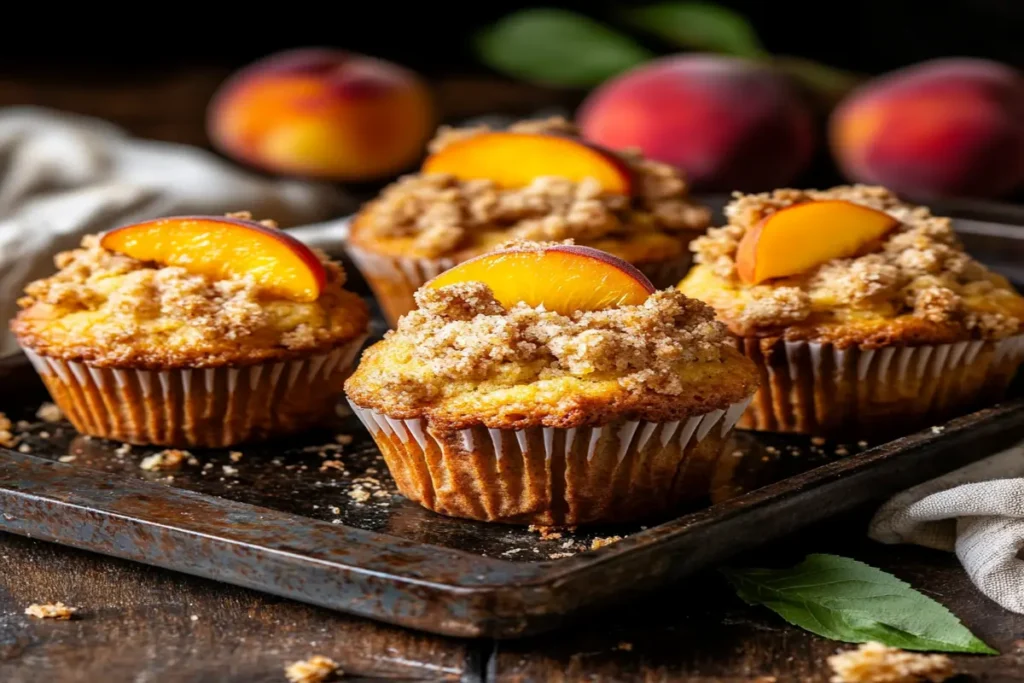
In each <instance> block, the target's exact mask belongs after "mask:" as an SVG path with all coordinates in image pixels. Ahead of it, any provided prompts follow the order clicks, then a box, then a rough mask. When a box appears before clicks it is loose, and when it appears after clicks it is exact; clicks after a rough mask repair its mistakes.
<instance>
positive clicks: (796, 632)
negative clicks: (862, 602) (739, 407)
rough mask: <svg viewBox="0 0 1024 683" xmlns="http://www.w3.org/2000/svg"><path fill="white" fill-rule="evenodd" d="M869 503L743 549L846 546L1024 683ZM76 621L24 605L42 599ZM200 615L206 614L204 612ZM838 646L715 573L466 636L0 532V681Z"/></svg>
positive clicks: (713, 672) (568, 668) (661, 661)
mask: <svg viewBox="0 0 1024 683" xmlns="http://www.w3.org/2000/svg"><path fill="white" fill-rule="evenodd" d="M866 521H867V518H866V515H865V514H864V513H863V512H858V513H857V514H854V515H851V516H849V517H848V518H845V519H842V520H833V521H831V522H828V523H825V524H821V525H818V526H817V527H815V528H813V529H811V530H809V531H808V532H806V533H803V534H800V535H799V536H796V537H793V538H790V539H787V540H786V541H785V542H783V543H780V544H777V545H775V546H772V547H771V548H768V549H765V550H762V551H759V552H755V553H751V554H750V555H748V556H746V557H743V558H739V559H737V564H738V565H739V564H743V565H768V564H772V565H782V564H788V563H792V562H796V561H798V560H799V559H800V558H802V557H803V556H804V555H805V554H806V553H809V552H836V553H841V554H843V555H847V556H850V557H855V558H857V559H860V560H863V561H866V562H869V563H871V564H874V565H876V566H878V567H881V568H883V569H886V570H888V571H891V572H892V573H894V574H896V575H897V576H899V577H900V578H902V579H905V580H907V581H909V582H910V583H911V584H912V585H914V586H915V587H917V588H918V589H919V590H921V591H923V592H924V593H926V594H928V595H930V596H932V597H933V598H935V599H936V600H939V601H940V602H942V603H943V604H945V605H947V606H948V607H949V608H950V609H952V610H953V612H954V613H956V614H957V615H958V616H960V617H961V618H962V619H963V620H964V622H965V623H966V624H967V625H968V626H969V627H970V628H971V629H972V630H974V631H975V633H977V634H978V635H979V636H980V637H982V638H983V639H985V640H986V641H987V642H989V643H990V644H992V645H993V646H995V647H996V648H998V649H999V650H1000V652H1002V654H1001V655H999V656H995V657H980V656H960V657H956V658H955V659H956V660H957V663H958V665H959V667H960V668H961V670H962V671H964V672H966V673H969V674H972V675H973V677H974V679H975V680H981V681H1021V680H1024V617H1022V616H1017V615H1013V614H1010V613H1007V612H1005V611H1004V610H1002V609H1000V608H999V607H998V606H996V605H995V604H993V603H991V602H990V601H988V600H987V599H986V598H984V597H983V596H981V595H980V594H979V593H978V592H977V591H976V590H975V589H974V588H973V587H972V586H971V584H970V582H969V581H968V580H967V578H966V576H965V574H964V572H963V571H962V569H961V568H960V567H959V565H958V563H957V561H956V559H955V558H954V557H953V556H952V555H949V554H945V553H939V552H935V551H930V550H924V549H920V548H913V547H889V546H882V545H879V544H876V543H872V542H870V541H868V540H866V539H865V537H864V526H865V524H866ZM47 600H60V601H63V602H65V603H66V604H69V605H73V606H76V607H79V608H80V610H81V612H80V618H77V619H75V620H73V621H69V622H63V621H41V620H37V619H32V618H30V617H27V616H24V615H23V614H22V612H23V610H24V608H25V607H27V606H28V605H30V604H32V603H33V602H38V601H47ZM193 615H194V616H195V617H198V618H197V619H194V620H193V618H192V617H193ZM839 647H844V646H842V645H841V644H838V643H834V642H830V641H827V640H824V639H822V638H818V637H816V636H812V635H810V634H808V633H805V632H803V631H801V630H800V629H797V628H794V627H791V626H789V625H787V624H786V623H784V622H783V621H782V620H781V619H779V618H778V617H776V616H775V615H774V614H772V613H771V612H769V611H767V610H765V609H762V608H754V607H749V606H746V605H744V604H743V603H742V602H741V601H740V600H738V599H737V598H736V597H735V596H734V595H733V594H732V592H731V590H730V589H729V588H728V586H727V585H726V584H725V583H724V582H723V581H722V579H721V578H720V577H719V576H718V575H717V574H716V573H714V572H711V573H706V574H703V575H699V576H695V577H692V578H690V579H688V580H686V581H684V582H682V583H680V584H678V585H676V586H674V587H672V588H670V589H667V590H664V591H661V592H659V593H658V594H657V595H654V596H651V597H649V598H644V599H642V600H640V601H637V602H636V603H635V604H633V605H630V606H628V607H626V608H620V609H617V610H614V611H606V612H601V613H598V614H594V615H592V616H590V617H588V618H587V619H585V620H584V621H582V622H580V623H578V624H576V625H573V626H570V627H568V628H566V629H563V630H561V631H557V632H554V633H551V634H547V635H544V636H541V637H537V638H534V639H528V640H517V641H501V642H497V643H495V642H489V641H460V640H454V639H448V638H442V637H438V636H430V635H423V634H418V633H414V632H411V631H407V630H403V629H398V628H393V627H388V626H383V625H378V624H375V623H373V622H369V621H366V620H362V619H358V618H355V617H348V616H344V615H341V614H336V613H332V612H329V611H326V610H322V609H318V608H314V607H309V606H306V605H302V604H299V603H294V602H290V601H288V600H283V599H280V598H275V597H272V596H267V595H263V594H260V593H256V592H253V591H248V590H244V589H240V588H233V587H230V586H226V585H222V584H217V583H214V582H211V581H206V580H202V579H196V578H192V577H188V576H184V575H180V574H175V573H171V572H167V571H163V570H159V569H154V568H151V567H146V566H143V565H138V564H133V563H130V562H124V561H119V560H112V559H109V558H106V557H102V556H99V555H93V554H90V553H86V552H81V551H76V550H71V549H67V548H63V547H60V546H55V545H51V544H48V543H43V542H40V541H34V540H29V539H24V538H20V537H16V536H10V535H4V534H0V681H4V682H5V683H30V682H35V681H48V682H49V683H82V682H92V681H97V682H100V683H120V682H122V681H124V682H126V683H127V682H129V681H160V683H178V682H181V683H186V682H188V683H193V682H194V683H234V682H238V683H243V682H253V683H261V682H263V681H267V682H270V681H283V680H284V677H283V670H284V666H285V665H286V664H287V663H288V662H291V661H294V660H297V659H303V658H306V657H309V656H311V655H313V654H324V655H326V656H329V657H331V658H333V659H335V660H336V661H337V662H338V663H339V664H341V665H342V667H343V668H344V669H345V670H346V671H348V672H350V674H352V675H354V676H355V677H356V678H359V677H368V676H374V677H384V678H388V679H400V680H423V679H425V680H463V681H507V682H512V681H633V680H644V681H664V682H666V683H668V682H673V683H675V682H680V683H682V682H686V683H705V682H710V681H723V682H732V681H737V682H738V681H754V680H757V679H758V678H760V677H769V676H774V677H776V678H777V680H778V681H780V682H781V681H813V682H821V683H824V682H825V681H827V680H828V677H829V676H828V669H827V666H826V664H825V658H826V657H827V656H828V655H829V654H831V653H832V652H834V651H835V650H836V649H837V648H839Z"/></svg>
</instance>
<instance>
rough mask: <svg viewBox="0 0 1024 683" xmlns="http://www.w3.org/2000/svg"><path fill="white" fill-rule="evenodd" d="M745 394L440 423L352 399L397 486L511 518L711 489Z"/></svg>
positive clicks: (493, 518) (644, 508)
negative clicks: (690, 405)
mask: <svg viewBox="0 0 1024 683" xmlns="http://www.w3.org/2000/svg"><path fill="white" fill-rule="evenodd" d="M748 402H749V399H747V400H746V401H742V402H739V403H735V404H733V405H732V406H730V407H729V408H728V409H726V410H715V411H712V412H710V413H706V414H703V415H697V416H695V417H691V418H689V419H686V420H681V421H676V422H665V423H655V422H643V421H636V420H622V421H619V422H615V423H612V424H608V425H603V426H598V427H579V428H572V429H558V428H553V427H528V428H526V429H520V430H513V429H489V428H487V427H483V426H476V427H471V428H468V429H458V430H455V429H452V430H445V429H435V428H431V427H429V426H428V424H427V421H426V420H424V419H405V420H400V419H395V418H391V417H388V416H386V415H383V414H381V413H379V412H377V411H374V410H370V409H366V408H360V407H359V406H357V405H356V404H354V403H352V401H351V400H350V401H349V404H350V405H351V406H352V409H353V410H354V411H355V413H356V415H357V416H358V417H359V419H360V420H361V421H362V422H363V424H364V425H365V426H366V428H367V429H368V430H369V432H370V434H371V435H372V436H373V438H374V440H375V441H376V442H377V446H378V447H379V448H380V450H381V452H382V453H383V454H384V459H385V461H386V462H387V465H388V469H389V470H390V472H391V476H392V477H394V479H395V483H396V484H397V485H398V490H399V491H401V492H402V494H403V495H404V496H406V497H407V498H410V499H412V500H414V501H416V502H418V503H420V504H421V505H423V506H424V507H426V508H429V509H430V510H433V511H435V512H439V513H441V514H444V515H450V516H453V517H465V518H469V519H477V520H482V521H488V522H507V523H513V524H544V525H575V524H587V523H592V522H625V521H629V520H633V519H640V518H644V517H649V516H652V515H658V514H662V513H666V512H669V511H671V510H672V509H673V508H675V507H676V506H678V505H679V504H680V503H683V502H686V501H687V500H694V499H698V498H701V497H702V496H706V495H707V493H708V486H709V482H710V479H711V477H712V475H713V472H714V465H715V462H716V461H717V460H718V458H720V457H721V456H722V453H723V444H724V440H723V437H724V435H725V434H726V433H727V432H728V431H729V430H730V429H732V427H733V425H735V423H736V420H737V419H739V416H740V414H741V413H742V412H743V410H744V409H745V408H746V406H747V403H748Z"/></svg>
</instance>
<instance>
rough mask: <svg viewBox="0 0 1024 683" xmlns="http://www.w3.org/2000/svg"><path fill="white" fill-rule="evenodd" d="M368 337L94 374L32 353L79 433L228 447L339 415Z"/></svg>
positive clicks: (95, 370) (78, 365) (143, 441)
mask: <svg viewBox="0 0 1024 683" xmlns="http://www.w3.org/2000/svg"><path fill="white" fill-rule="evenodd" d="M364 339H365V338H360V339H357V340H354V341H352V342H349V343H347V344H345V345H343V346H340V347H338V348H335V349H333V350H331V351H329V352H327V353H321V354H316V355H310V356H308V357H305V358H300V359H295V360H288V361H281V362H274V363H260V364H257V365H247V366H239V367H216V368H195V369H188V368H186V369H177V370H139V369H134V368H108V367H94V366H91V365H88V364H86V363H80V362H75V361H65V360H61V359H58V358H52V357H48V356H42V355H39V354H36V353H35V352H33V351H31V350H30V349H24V351H25V354H26V355H27V356H28V357H29V360H31V361H32V364H33V365H34V366H35V368H36V370H37V371H38V372H39V374H40V376H41V377H42V379H43V381H44V382H45V383H46V387H47V389H49V390H50V395H51V396H52V397H53V400H54V402H55V403H56V404H57V405H58V406H59V407H60V409H61V410H62V411H63V412H64V414H65V415H66V416H67V418H68V419H69V420H70V421H71V424H73V425H74V426H75V429H77V430H78V431H79V432H81V433H83V434H88V435H90V436H98V437H102V438H106V439H115V440H117V441H124V442H127V443H132V444H140V445H142V444H151V445H158V446H178V447H182V448H186V447H209V448H221V447H226V446H231V445H234V444H237V443H242V442H245V441H251V440H255V439H261V438H266V437H271V436H276V435H279V434H285V433H288V432H294V431H298V430H301V429H305V428H308V427H311V426H313V425H314V424H316V423H318V422H321V421H323V420H324V419H325V418H326V417H328V416H330V415H331V414H333V412H334V405H335V403H336V402H337V400H338V398H340V396H341V394H342V392H343V384H344V382H345V379H347V378H348V376H349V374H350V371H351V368H352V365H353V361H354V360H355V358H356V356H357V354H358V353H359V349H360V348H361V346H362V343H363V341H364Z"/></svg>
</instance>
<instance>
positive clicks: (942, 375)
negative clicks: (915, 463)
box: [737, 335, 1024, 436]
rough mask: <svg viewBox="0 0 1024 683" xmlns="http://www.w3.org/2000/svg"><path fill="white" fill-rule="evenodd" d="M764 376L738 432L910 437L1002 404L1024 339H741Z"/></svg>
mask: <svg viewBox="0 0 1024 683" xmlns="http://www.w3.org/2000/svg"><path fill="white" fill-rule="evenodd" d="M737 343H738V346H739V349H740V351H742V352H743V353H744V354H745V355H746V356H747V357H749V358H750V359H751V360H753V361H754V363H755V364H756V365H757V366H758V368H759V369H760V371H761V388H760V389H759V390H758V392H757V394H756V395H755V396H754V400H753V401H752V402H751V404H750V408H749V409H748V410H747V412H746V413H744V415H743V417H742V418H741V419H740V422H739V426H740V427H743V428H746V429H757V430H763V431H775V432H801V433H809V434H821V433H854V434H863V435H865V436H867V435H870V434H875V433H887V432H904V433H906V432H909V431H911V430H913V429H915V428H919V427H922V426H926V425H928V424H934V423H935V422H936V421H938V420H940V419H944V418H947V417H950V416H953V415H955V414H957V413H962V412H963V411H965V410H967V409H970V408H972V407H975V406H979V405H982V404H983V403H985V402H992V401H998V400H1000V399H1001V398H1002V397H1003V395H1004V394H1005V392H1006V389H1007V388H1008V387H1009V385H1010V382H1011V381H1013V378H1014V375H1015V374H1016V373H1017V370H1018V368H1019V367H1020V366H1021V363H1022V362H1024V335H1018V336H1014V337H1009V338H1007V339H1002V340H999V341H964V342H956V343H950V344H935V345H921V346H889V347H883V348H878V349H863V348H860V347H857V346H854V347H850V348H845V349H841V348H836V347H835V346H834V345H832V344H819V343H811V342H803V341H784V340H760V339H756V338H741V339H738V340H737Z"/></svg>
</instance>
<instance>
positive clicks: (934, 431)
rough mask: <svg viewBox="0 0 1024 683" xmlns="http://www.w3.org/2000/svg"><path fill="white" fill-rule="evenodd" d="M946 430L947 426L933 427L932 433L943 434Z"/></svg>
mask: <svg viewBox="0 0 1024 683" xmlns="http://www.w3.org/2000/svg"><path fill="white" fill-rule="evenodd" d="M944 431H946V428H945V427H932V434H941V433H942V432H944Z"/></svg>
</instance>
